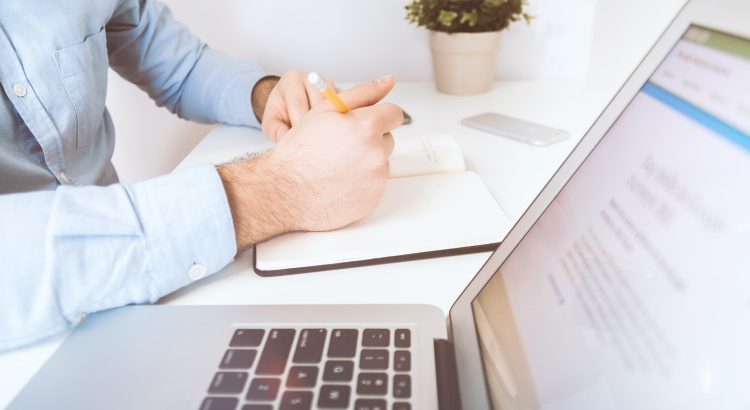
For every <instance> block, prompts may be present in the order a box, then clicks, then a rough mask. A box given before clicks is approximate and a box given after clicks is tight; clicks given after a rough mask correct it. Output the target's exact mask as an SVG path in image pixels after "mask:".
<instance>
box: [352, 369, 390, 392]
mask: <svg viewBox="0 0 750 410" xmlns="http://www.w3.org/2000/svg"><path fill="white" fill-rule="evenodd" d="M386 393H388V375H387V374H385V373H360V374H359V376H358V377H357V394H376V395H384V394H386Z"/></svg>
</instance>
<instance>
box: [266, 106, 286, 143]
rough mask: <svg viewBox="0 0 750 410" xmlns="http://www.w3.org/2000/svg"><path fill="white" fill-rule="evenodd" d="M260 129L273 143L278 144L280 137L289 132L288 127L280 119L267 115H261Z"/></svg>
mask: <svg viewBox="0 0 750 410" xmlns="http://www.w3.org/2000/svg"><path fill="white" fill-rule="evenodd" d="M261 128H262V130H263V133H264V134H266V136H268V137H269V138H271V141H273V142H279V140H280V139H281V137H282V136H283V135H284V134H286V133H287V131H289V125H288V124H287V123H286V122H285V121H284V120H283V119H282V118H281V117H278V116H276V115H272V114H268V113H267V114H264V115H263V121H262V122H261Z"/></svg>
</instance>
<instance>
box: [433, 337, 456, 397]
mask: <svg viewBox="0 0 750 410" xmlns="http://www.w3.org/2000/svg"><path fill="white" fill-rule="evenodd" d="M435 370H436V375H437V394H438V408H439V409H440V410H461V393H460V392H459V390H458V369H457V367H456V352H455V351H454V350H453V343H451V342H449V341H447V340H445V339H435Z"/></svg>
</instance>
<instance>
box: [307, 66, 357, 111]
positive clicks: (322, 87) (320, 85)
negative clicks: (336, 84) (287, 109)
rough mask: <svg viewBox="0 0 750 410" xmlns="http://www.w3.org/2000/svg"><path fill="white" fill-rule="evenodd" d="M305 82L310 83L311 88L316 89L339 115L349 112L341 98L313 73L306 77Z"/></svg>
mask: <svg viewBox="0 0 750 410" xmlns="http://www.w3.org/2000/svg"><path fill="white" fill-rule="evenodd" d="M307 82H308V83H310V85H312V86H313V87H315V88H317V89H318V90H319V91H320V93H321V94H323V97H325V98H326V100H328V102H330V103H331V105H333V107H334V108H336V110H337V111H338V112H340V113H345V112H349V107H347V106H346V104H344V102H343V101H341V98H339V96H338V95H337V94H336V92H335V91H333V88H331V87H329V86H328V83H326V82H325V81H323V78H322V77H321V76H320V75H319V74H318V73H315V72H312V73H310V74H308V75H307Z"/></svg>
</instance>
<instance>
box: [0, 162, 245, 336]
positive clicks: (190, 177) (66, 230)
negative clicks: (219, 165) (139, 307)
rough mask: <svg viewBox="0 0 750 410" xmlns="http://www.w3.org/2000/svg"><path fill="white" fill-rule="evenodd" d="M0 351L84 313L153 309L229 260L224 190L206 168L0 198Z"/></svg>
mask: <svg viewBox="0 0 750 410" xmlns="http://www.w3.org/2000/svg"><path fill="white" fill-rule="evenodd" d="M0 226H2V229H0V260H2V261H3V264H4V268H3V272H2V274H0V311H2V312H3V313H2V315H0V350H3V349H8V348H13V347H16V346H20V345H24V344H27V343H31V342H33V341H36V340H39V339H42V338H44V337H47V336H49V335H52V334H55V333H59V332H61V331H63V330H65V329H67V328H69V327H70V326H71V325H72V324H76V323H77V322H78V321H80V320H81V318H83V317H84V316H85V315H86V314H88V313H91V312H96V311H99V310H105V309H110V308H114V307H117V306H122V305H127V304H132V303H145V302H153V301H155V300H157V299H158V298H159V297H161V296H163V295H165V294H167V293H169V292H171V291H173V290H175V289H178V288H180V287H182V286H185V285H186V284H188V283H190V282H191V281H193V280H196V279H199V278H200V276H202V275H205V274H208V273H212V272H215V271H217V270H219V269H220V268H221V267H223V266H224V265H226V264H227V263H228V262H230V261H231V260H232V258H233V257H234V255H235V252H236V242H235V235H234V229H233V223H232V218H231V211H230V209H229V206H228V203H227V199H226V195H225V193H224V189H223V184H222V181H221V180H220V178H219V176H218V173H217V172H216V170H215V169H214V168H213V167H212V166H209V165H206V166H201V167H197V168H192V169H188V170H184V171H180V172H177V173H174V174H172V175H169V176H166V177H161V178H157V179H153V180H150V181H146V182H142V183H139V184H135V185H132V186H129V185H121V184H117V185H111V186H108V187H94V186H91V187H69V186H62V187H59V188H58V189H57V190H55V191H44V192H33V193H22V194H10V195H0Z"/></svg>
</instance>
